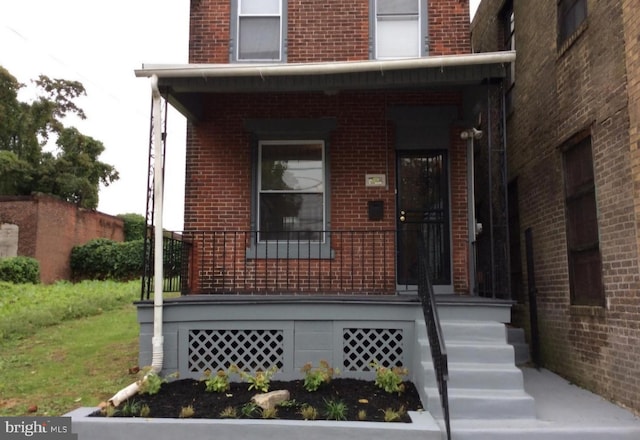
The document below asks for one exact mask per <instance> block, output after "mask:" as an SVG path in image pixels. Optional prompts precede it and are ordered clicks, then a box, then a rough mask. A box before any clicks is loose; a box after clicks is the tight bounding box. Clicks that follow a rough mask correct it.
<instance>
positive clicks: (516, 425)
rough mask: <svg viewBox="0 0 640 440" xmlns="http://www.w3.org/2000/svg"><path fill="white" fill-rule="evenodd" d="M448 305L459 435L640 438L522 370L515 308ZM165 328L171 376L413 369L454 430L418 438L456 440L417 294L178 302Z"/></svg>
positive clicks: (145, 305) (633, 426)
mask: <svg viewBox="0 0 640 440" xmlns="http://www.w3.org/2000/svg"><path fill="white" fill-rule="evenodd" d="M436 302H437V309H438V312H439V316H440V319H441V324H442V331H443V335H444V340H445V342H446V353H447V357H448V373H449V374H448V378H449V380H448V396H449V405H450V413H451V432H452V438H453V439H456V440H463V439H473V440H478V439H485V438H486V439H493V440H495V439H502V438H504V439H507V438H515V437H517V438H526V439H529V438H530V439H554V440H558V439H574V438H580V439H583V440H585V439H593V440H596V439H600V438H604V437H607V438H612V439H619V440H627V439H629V440H630V439H635V438H637V436H638V435H639V434H640V420H638V418H637V417H634V415H633V414H631V413H629V412H627V411H625V410H624V409H622V408H619V407H616V406H615V405H613V404H610V403H608V402H605V401H604V400H603V399H602V398H600V397H598V396H596V395H593V394H592V393H589V392H587V391H584V390H582V389H580V388H578V387H576V386H575V385H571V384H569V383H567V382H566V381H565V380H563V379H561V378H559V377H558V376H556V375H554V374H552V373H550V372H548V371H545V370H542V371H541V370H535V369H532V368H518V367H517V366H516V365H515V362H514V348H513V346H512V345H510V344H509V343H508V340H507V329H506V327H505V323H508V322H509V315H510V308H511V303H510V302H509V301H503V300H492V299H485V298H478V297H470V296H461V295H437V296H436ZM152 308H153V305H152V304H151V302H149V301H143V302H140V303H138V317H139V322H140V325H141V337H140V362H141V363H140V365H145V363H149V362H150V360H151V353H150V352H149V347H150V346H151V333H152V326H153V323H152V322H151V317H152ZM164 323H165V331H164V335H165V370H166V371H167V372H174V371H178V372H180V376H181V377H196V378H199V377H201V375H202V374H201V373H202V372H203V371H204V369H207V368H209V369H215V368H217V367H220V368H226V366H227V364H228V363H229V362H234V363H238V364H240V365H242V366H244V367H245V368H248V369H261V368H262V369H266V368H269V367H270V366H272V365H278V366H280V370H279V372H278V374H277V376H276V377H277V378H278V379H283V380H289V379H300V378H301V377H302V375H301V373H300V367H301V366H302V365H303V364H304V363H306V362H314V363H316V364H317V361H318V360H320V359H324V360H327V361H328V362H329V363H330V364H331V365H332V366H334V367H337V368H340V370H341V377H357V378H364V379H372V378H373V377H374V373H373V371H372V370H371V369H370V368H369V362H370V361H371V360H377V361H379V362H381V363H389V364H393V365H403V366H405V367H407V368H408V369H409V377H408V378H407V379H408V380H410V381H412V382H413V383H414V384H415V385H416V387H417V388H418V390H419V392H420V394H421V398H422V400H423V404H424V405H425V409H427V411H428V412H429V413H430V414H431V415H433V416H434V418H435V420H436V423H437V424H439V425H440V428H439V429H440V430H442V434H440V433H438V432H437V429H438V428H435V429H436V431H435V432H434V431H433V429H434V428H433V427H432V428H429V430H427V431H424V432H421V433H420V434H416V433H414V434H412V435H420V436H421V437H422V436H425V438H434V439H440V438H445V437H444V432H445V429H444V423H445V422H444V418H443V414H442V407H441V405H440V401H439V393H438V386H437V379H436V372H435V366H434V363H433V362H432V359H431V355H430V354H429V345H430V344H429V341H428V337H427V330H426V326H425V321H424V316H423V313H422V310H421V306H420V301H419V299H418V298H417V297H416V296H414V295H382V296H376V297H372V296H360V295H349V296H347V295H344V296H343V295H334V296H316V295H308V296H288V295H280V296H270V295H190V296H182V297H178V298H172V299H167V301H166V303H165V314H164ZM75 420H76V419H74V424H75V423H76V422H75ZM211 422H213V423H215V421H211ZM207 423H209V422H207ZM306 426H311V425H309V424H307V425H306ZM314 426H315V425H314ZM384 428H385V429H386V427H384ZM225 429H231V427H229V426H226V427H225ZM274 429H276V428H274ZM298 429H306V427H303V426H300V427H299V428H298ZM380 429H382V428H380ZM415 429H418V430H419V429H425V428H424V427H423V426H422V425H420V424H418V425H416V427H415ZM359 432H360V431H357V432H355V431H354V433H353V434H354V435H355V437H354V438H358V435H359V434H358V433H359ZM427 432H429V433H427ZM288 435H292V436H293V437H290V438H295V437H296V436H297V435H296V434H293V433H290V434H288ZM341 435H342V436H344V438H347V437H349V438H350V434H347V433H343V434H341ZM341 435H338V438H341V437H340V436H341ZM394 435H396V433H394ZM259 437H260V434H258V433H253V434H250V433H247V438H259ZM284 438H289V437H287V434H285V437H284ZM399 438H400V437H399Z"/></svg>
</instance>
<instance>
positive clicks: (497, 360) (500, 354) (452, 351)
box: [418, 338, 515, 365]
mask: <svg viewBox="0 0 640 440" xmlns="http://www.w3.org/2000/svg"><path fill="white" fill-rule="evenodd" d="M445 345H446V348H447V358H448V360H449V362H450V363H455V362H458V363H462V362H470V363H485V364H509V365H514V359H515V358H514V349H513V346H511V345H508V344H507V343H506V342H502V343H501V344H499V343H487V342H483V343H470V342H457V341H456V342H452V341H447V340H446V339H445ZM418 346H419V347H420V350H421V351H422V359H423V360H427V361H430V360H431V352H430V351H429V350H430V349H429V341H428V340H427V339H424V338H420V339H418Z"/></svg>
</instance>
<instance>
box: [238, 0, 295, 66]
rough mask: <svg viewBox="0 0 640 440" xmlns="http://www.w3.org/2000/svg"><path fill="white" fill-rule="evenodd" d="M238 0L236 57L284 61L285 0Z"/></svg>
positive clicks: (250, 59) (247, 59) (239, 59)
mask: <svg viewBox="0 0 640 440" xmlns="http://www.w3.org/2000/svg"><path fill="white" fill-rule="evenodd" d="M235 1H236V2H237V3H235V4H234V6H235V8H234V11H235V12H234V15H235V19H234V20H233V25H234V26H232V33H233V38H234V39H235V41H236V43H235V47H234V50H233V52H234V58H235V61H282V60H283V55H282V54H283V51H284V43H283V41H284V36H283V34H284V29H285V28H284V21H285V19H284V16H283V14H284V12H283V11H284V7H285V5H286V0H235Z"/></svg>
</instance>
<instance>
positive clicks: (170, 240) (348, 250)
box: [143, 230, 396, 299]
mask: <svg viewBox="0 0 640 440" xmlns="http://www.w3.org/2000/svg"><path fill="white" fill-rule="evenodd" d="M176 237H179V239H177V238H176ZM274 237H277V239H275V238H274ZM395 243H396V231H395V230H343V231H336V230H332V231H313V232H308V231H305V232H300V233H298V232H292V231H286V232H278V233H273V232H271V233H270V234H269V235H266V234H261V233H260V231H184V232H182V233H180V234H175V233H174V234H172V236H171V237H166V236H165V245H164V251H165V255H164V268H165V288H167V287H168V288H170V290H173V289H174V288H175V287H176V286H179V287H180V290H181V292H182V293H183V294H190V293H210V294H290V295H296V294H323V295H324V294H362V295H369V294H393V293H395V291H396V273H395ZM150 254H151V253H147V255H150ZM170 274H171V275H172V276H173V282H172V284H171V286H169V285H167V278H168V275H170ZM150 287H151V283H150V282H149V280H147V282H143V290H146V293H144V292H143V299H144V298H145V297H146V298H147V299H148V298H149V292H150Z"/></svg>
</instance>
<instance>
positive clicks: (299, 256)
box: [246, 243, 335, 260]
mask: <svg viewBox="0 0 640 440" xmlns="http://www.w3.org/2000/svg"><path fill="white" fill-rule="evenodd" d="M334 257H335V255H334V252H333V250H332V249H331V245H330V243H257V244H254V245H253V246H251V247H250V248H247V251H246V258H247V259H248V260H329V259H333V258H334Z"/></svg>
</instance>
